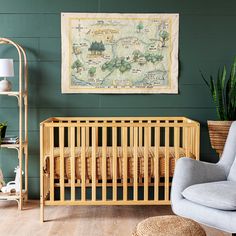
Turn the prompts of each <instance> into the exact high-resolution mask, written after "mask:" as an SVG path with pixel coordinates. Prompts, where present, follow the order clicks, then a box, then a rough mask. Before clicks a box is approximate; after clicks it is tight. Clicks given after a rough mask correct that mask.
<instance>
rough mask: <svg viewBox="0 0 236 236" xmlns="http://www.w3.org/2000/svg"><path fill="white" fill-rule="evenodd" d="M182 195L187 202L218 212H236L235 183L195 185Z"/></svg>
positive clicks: (223, 182) (222, 182)
mask: <svg viewBox="0 0 236 236" xmlns="http://www.w3.org/2000/svg"><path fill="white" fill-rule="evenodd" d="M182 195H183V197H184V198H186V199H187V200H189V201H192V202H194V203H197V204H200V205H203V206H207V207H211V208H215V209H219V210H228V211H230V210H236V182H235V181H219V182H210V183H203V184H195V185H192V186H189V187H188V188H186V189H185V190H184V191H183V192H182Z"/></svg>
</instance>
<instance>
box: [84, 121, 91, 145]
mask: <svg viewBox="0 0 236 236" xmlns="http://www.w3.org/2000/svg"><path fill="white" fill-rule="evenodd" d="M86 124H89V120H86ZM85 129H86V144H85V145H86V147H89V139H90V137H89V126H86V128H85Z"/></svg>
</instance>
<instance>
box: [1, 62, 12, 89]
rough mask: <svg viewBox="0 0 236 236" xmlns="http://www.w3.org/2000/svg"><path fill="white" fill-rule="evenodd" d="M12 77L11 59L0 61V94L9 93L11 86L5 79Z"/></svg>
mask: <svg viewBox="0 0 236 236" xmlns="http://www.w3.org/2000/svg"><path fill="white" fill-rule="evenodd" d="M13 76H14V65H13V59H0V77H3V78H4V79H3V80H1V81H0V92H7V91H11V89H12V85H11V82H10V81H8V80H7V79H6V78H7V77H13Z"/></svg>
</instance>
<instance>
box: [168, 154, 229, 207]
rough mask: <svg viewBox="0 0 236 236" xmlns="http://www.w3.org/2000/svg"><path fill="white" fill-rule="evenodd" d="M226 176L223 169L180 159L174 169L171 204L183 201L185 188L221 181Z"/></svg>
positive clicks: (200, 162)
mask: <svg viewBox="0 0 236 236" xmlns="http://www.w3.org/2000/svg"><path fill="white" fill-rule="evenodd" d="M226 178H227V176H226V173H225V170H224V168H223V167H221V166H219V165H217V164H212V163H208V162H202V161H196V160H193V159H191V158H180V159H179V160H178V161H177V163H176V167H175V173H174V178H173V181H172V188H171V203H172V205H173V204H175V202H176V201H178V200H181V199H183V196H182V194H181V193H182V192H183V190H184V189H186V188H187V187H189V186H191V185H194V184H200V183H207V182H215V181H223V180H226Z"/></svg>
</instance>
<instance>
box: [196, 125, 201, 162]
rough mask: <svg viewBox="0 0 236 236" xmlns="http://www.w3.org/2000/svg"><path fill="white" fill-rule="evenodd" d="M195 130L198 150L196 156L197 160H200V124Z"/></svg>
mask: <svg viewBox="0 0 236 236" xmlns="http://www.w3.org/2000/svg"><path fill="white" fill-rule="evenodd" d="M195 129H196V141H195V142H196V149H195V155H196V159H197V160H199V158H200V156H199V155H200V153H199V152H200V150H199V149H200V148H199V147H200V125H199V124H197V125H196V127H195Z"/></svg>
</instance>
